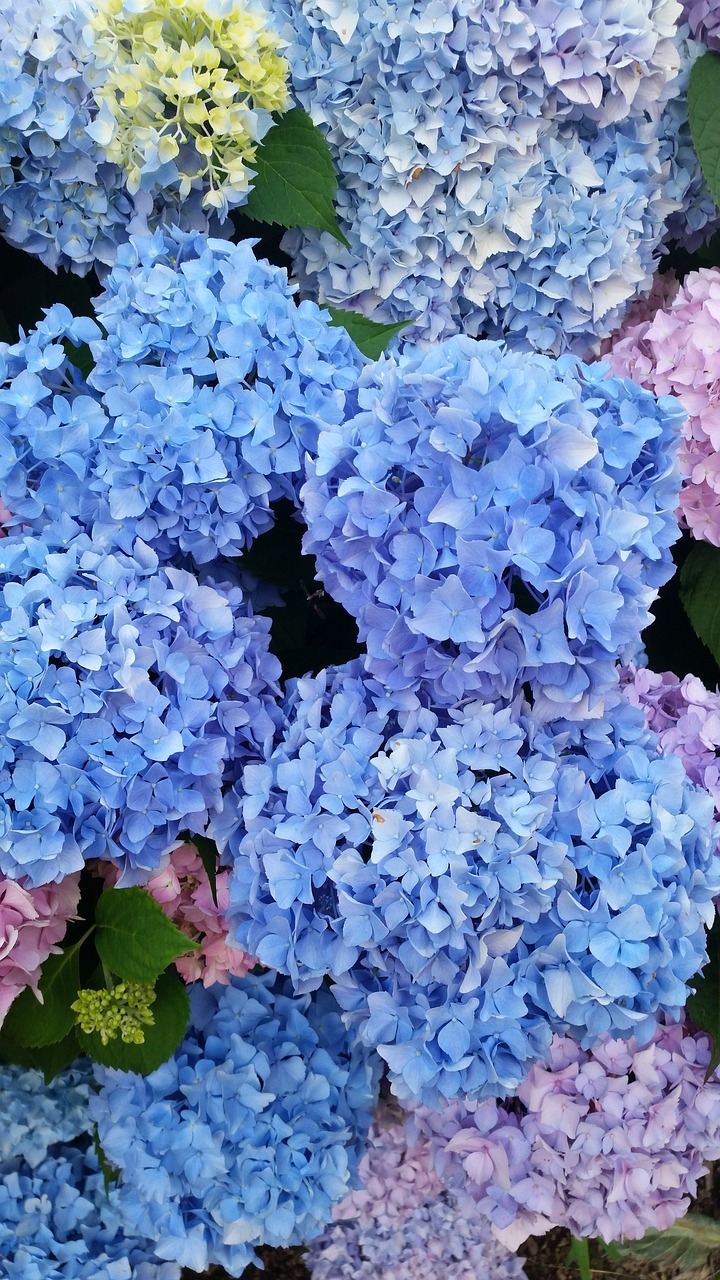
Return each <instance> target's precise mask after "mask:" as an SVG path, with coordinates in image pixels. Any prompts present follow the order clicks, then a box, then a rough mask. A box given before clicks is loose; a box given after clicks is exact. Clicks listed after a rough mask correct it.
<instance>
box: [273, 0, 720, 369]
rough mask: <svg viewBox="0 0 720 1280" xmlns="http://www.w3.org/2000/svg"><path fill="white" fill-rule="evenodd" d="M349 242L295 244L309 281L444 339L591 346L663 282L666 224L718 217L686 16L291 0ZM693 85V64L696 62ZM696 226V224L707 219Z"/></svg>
mask: <svg viewBox="0 0 720 1280" xmlns="http://www.w3.org/2000/svg"><path fill="white" fill-rule="evenodd" d="M274 8H275V12H276V14H277V15H278V19H279V20H280V21H281V22H282V25H281V26H280V31H281V34H282V35H283V37H284V38H285V39H286V40H287V42H288V48H287V57H288V61H289V63H290V68H291V75H292V84H293V90H294V93H295V96H296V97H297V99H298V100H299V101H300V103H301V104H302V105H303V106H304V107H305V109H306V110H307V111H308V112H309V113H310V115H311V116H312V118H313V120H314V121H315V123H316V124H317V125H319V126H320V127H321V128H322V129H323V131H324V132H325V134H326V136H327V139H328V142H329V144H330V146H331V149H332V152H333V157H334V159H335V162H336V165H337V167H338V170H339V173H340V189H339V192H338V212H339V216H340V223H341V226H342V229H343V231H344V233H345V235H346V237H347V239H348V241H349V245H350V247H349V248H344V247H343V246H342V245H340V244H339V243H338V242H337V241H336V240H334V239H333V237H332V236H331V235H329V234H328V233H327V232H324V233H320V232H317V231H312V230H310V231H302V232H300V231H292V232H290V233H289V234H288V236H287V237H286V239H285V241H284V245H285V247H286V248H287V251H288V252H290V254H291V255H292V256H293V258H294V261H295V269H296V273H297V274H298V276H299V278H300V280H301V282H302V283H303V286H304V287H305V288H307V289H308V290H309V291H311V292H313V293H315V294H319V295H320V297H321V298H322V299H324V300H325V301H327V302H331V303H334V304H336V305H339V306H350V307H353V308H355V309H357V310H360V311H362V312H364V313H365V314H366V315H371V316H372V317H373V318H374V319H377V320H383V321H390V320H405V321H409V322H411V323H413V322H414V333H415V334H416V335H422V336H423V337H425V338H428V339H430V340H434V339H437V338H438V337H444V336H447V335H449V334H452V333H455V332H457V331H458V330H463V331H464V332H466V333H470V334H472V335H478V334H483V333H484V334H485V336H491V337H495V336H500V335H501V334H502V333H506V334H507V336H508V338H509V340H511V341H516V342H518V343H519V344H520V345H521V346H526V345H527V343H528V342H529V343H531V344H532V345H533V346H534V347H536V348H538V349H540V350H545V351H554V352H557V351H559V350H562V349H564V348H566V347H568V346H570V347H572V348H573V349H574V350H577V351H580V352H584V351H586V350H587V349H588V348H589V347H590V346H592V345H593V344H594V342H595V340H596V338H597V337H598V335H602V334H605V333H609V332H610V331H611V329H612V328H613V325H614V324H617V322H618V320H619V318H620V315H621V314H622V306H623V305H624V304H625V303H626V302H627V301H628V300H629V299H631V298H632V297H633V296H634V295H635V294H636V293H637V292H638V291H639V290H642V289H643V288H646V289H649V287H650V283H651V277H652V274H653V271H654V265H655V263H656V261H657V259H658V257H659V254H660V252H661V242H662V239H663V235H664V232H665V221H666V219H667V218H668V216H669V215H670V214H672V213H673V212H674V211H677V210H679V209H680V208H681V206H682V205H683V204H684V203H687V200H688V199H689V201H690V204H691V206H692V216H693V220H694V222H695V223H696V224H697V225H698V227H699V226H700V224H701V223H702V220H703V219H705V220H706V221H707V220H708V219H709V218H711V217H712V216H713V212H714V209H713V204H712V201H711V200H710V198H709V195H708V193H707V190H706V189H704V186H703V184H702V178H701V175H700V170H699V165H698V162H697V159H696V157H695V155H694V153H693V150H692V147H691V145H690V138H689V129H688V126H687V111H686V107H685V104H684V100H683V99H682V96H681V97H680V100H679V105H675V102H671V103H670V105H669V107H668V110H667V112H666V113H665V114H663V104H664V103H665V102H666V101H667V99H668V98H671V97H672V95H673V94H679V95H682V92H683V88H684V79H678V72H679V70H680V68H681V65H682V63H683V59H685V63H687V60H688V58H691V57H692V56H693V51H692V50H690V51H688V50H687V49H686V48H685V44H684V42H682V41H680V42H679V43H676V40H677V27H676V19H677V18H678V17H679V16H680V13H681V10H680V6H679V4H675V3H670V4H668V3H665V0H651V3H646V4H643V5H642V6H638V5H635V6H633V7H632V9H631V10H628V9H627V6H625V5H624V4H623V3H622V0H573V2H572V3H571V4H564V5H562V6H560V7H559V6H558V5H557V4H555V3H545V2H541V3H537V4H533V5H532V6H530V5H523V6H520V7H518V6H517V5H510V6H508V5H506V4H504V3H500V2H499V0H493V3H488V4H483V5H481V6H476V5H470V4H468V3H467V0H454V2H453V3H452V4H442V3H439V0H438V2H437V3H433V4H430V5H429V6H428V4H427V3H425V0H375V2H374V3H372V4H370V5H367V6H365V7H363V6H362V5H361V4H360V3H359V0H347V2H346V3H344V4H339V3H327V0H325V2H322V0H311V2H307V0H304V2H303V3H300V0H275V5H274ZM684 74H686V66H685V68H684ZM686 216H688V217H689V216H690V215H689V214H688V215H686Z"/></svg>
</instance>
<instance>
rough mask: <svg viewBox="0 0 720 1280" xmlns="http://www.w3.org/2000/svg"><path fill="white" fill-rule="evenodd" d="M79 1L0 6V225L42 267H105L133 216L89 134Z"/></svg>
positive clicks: (87, 62) (6, 1) (117, 176)
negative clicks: (38, 260) (38, 261)
mask: <svg viewBox="0 0 720 1280" xmlns="http://www.w3.org/2000/svg"><path fill="white" fill-rule="evenodd" d="M83 22H84V9H83V5H82V3H80V4H74V5H68V4H66V3H64V0H23V4H22V5H21V6H18V5H17V4H15V3H14V0H1V3H0V227H1V228H2V233H3V235H4V236H5V238H6V239H7V240H9V241H10V243H11V244H14V245H16V246H17V247H18V248H22V249H26V250H27V251H28V252H29V253H34V254H37V255H38V256H39V257H40V258H41V259H42V261H43V262H45V263H46V265H47V266H49V267H52V268H53V269H56V268H57V267H58V266H62V267H67V268H70V269H71V270H74V271H76V272H79V273H80V274H84V273H85V272H86V271H88V270H89V269H90V268H91V267H92V266H93V265H94V263H96V262H101V263H108V262H111V261H112V259H113V256H114V254H115V250H116V247H117V242H118V239H124V236H125V225H126V224H127V223H128V222H129V221H130V219H131V217H132V215H133V204H132V201H131V200H130V199H129V197H128V195H127V192H126V190H125V182H124V175H123V174H122V172H121V171H120V169H118V168H117V166H116V165H112V164H108V163H107V161H106V159H105V157H104V154H103V151H102V149H101V148H100V147H99V146H98V145H97V143H96V142H95V141H94V139H93V138H92V137H91V133H90V132H88V126H90V125H91V122H92V116H93V101H92V94H91V89H92V82H93V69H92V62H91V57H90V52H89V50H88V49H87V47H86V45H85V42H84V39H83V35H82V28H83Z"/></svg>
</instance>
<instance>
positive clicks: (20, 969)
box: [0, 872, 80, 1024]
mask: <svg viewBox="0 0 720 1280" xmlns="http://www.w3.org/2000/svg"><path fill="white" fill-rule="evenodd" d="M79 897H80V875H79V872H78V873H76V874H75V875H72V876H67V877H66V878H65V879H64V880H61V881H60V883H59V884H47V885H43V886H42V888H40V889H26V888H25V887H24V886H23V884H22V882H18V881H16V880H5V879H2V878H0V1024H2V1022H3V1019H4V1018H5V1014H6V1013H7V1011H8V1009H9V1008H10V1005H11V1004H12V1002H13V1000H14V999H15V997H16V996H17V995H19V994H20V992H21V991H23V990H24V988H25V987H32V988H33V990H34V991H36V990H37V985H38V982H39V980H40V971H41V967H42V965H43V963H44V961H45V960H47V958H48V956H49V955H50V954H51V953H52V952H54V951H58V950H59V947H58V946H57V943H58V942H61V941H62V938H63V937H64V934H65V930H66V928H67V923H68V920H70V919H72V917H73V916H74V914H75V912H76V911H77V905H78V900H79Z"/></svg>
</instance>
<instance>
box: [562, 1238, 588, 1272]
mask: <svg viewBox="0 0 720 1280" xmlns="http://www.w3.org/2000/svg"><path fill="white" fill-rule="evenodd" d="M573 1263H576V1264H577V1267H578V1270H579V1272H580V1280H590V1246H589V1244H588V1242H587V1240H585V1239H583V1240H576V1239H573V1240H572V1242H571V1244H570V1248H569V1249H568V1253H567V1258H566V1259H565V1265H566V1266H568V1267H571V1266H572V1265H573Z"/></svg>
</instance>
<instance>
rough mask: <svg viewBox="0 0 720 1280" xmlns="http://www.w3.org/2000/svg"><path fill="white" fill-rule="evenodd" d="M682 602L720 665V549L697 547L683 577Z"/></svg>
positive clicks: (685, 565)
mask: <svg viewBox="0 0 720 1280" xmlns="http://www.w3.org/2000/svg"><path fill="white" fill-rule="evenodd" d="M680 599H681V600H682V602H683V607H684V609H685V612H686V614H687V616H688V618H689V619H690V622H691V625H692V628H693V631H694V632H695V634H696V635H697V636H699V638H700V639H701V640H702V642H703V644H706V645H707V647H708V649H709V650H710V652H711V653H712V655H713V657H714V658H715V661H716V662H720V547H711V546H710V543H709V542H697V543H696V544H695V546H694V547H693V549H692V551H691V552H690V555H689V556H688V558H687V560H686V561H685V564H684V565H683V567H682V571H681V573H680Z"/></svg>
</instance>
